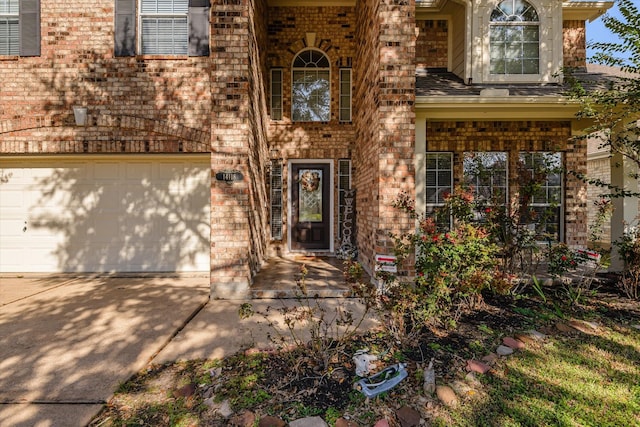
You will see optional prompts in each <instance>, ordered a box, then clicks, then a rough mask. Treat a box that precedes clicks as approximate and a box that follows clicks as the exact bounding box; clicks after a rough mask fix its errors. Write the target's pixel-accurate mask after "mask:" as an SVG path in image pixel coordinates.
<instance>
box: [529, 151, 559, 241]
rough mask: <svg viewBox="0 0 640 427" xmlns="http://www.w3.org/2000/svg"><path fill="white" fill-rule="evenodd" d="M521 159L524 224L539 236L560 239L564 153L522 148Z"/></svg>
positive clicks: (546, 238) (553, 239)
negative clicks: (532, 150)
mask: <svg viewBox="0 0 640 427" xmlns="http://www.w3.org/2000/svg"><path fill="white" fill-rule="evenodd" d="M518 160H519V162H518V168H519V171H518V172H519V173H518V175H519V181H520V182H519V183H518V184H519V190H520V206H521V211H520V222H521V224H523V225H528V226H529V227H530V228H531V229H532V230H533V231H535V235H536V237H537V239H538V240H551V241H558V240H560V237H561V233H560V232H561V227H560V224H561V221H560V218H561V209H562V154H561V153H551V152H536V153H530V152H521V153H520V156H519V159H518Z"/></svg>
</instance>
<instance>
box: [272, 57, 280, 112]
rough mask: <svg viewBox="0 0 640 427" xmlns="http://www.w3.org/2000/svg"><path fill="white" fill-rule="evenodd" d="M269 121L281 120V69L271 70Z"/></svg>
mask: <svg viewBox="0 0 640 427" xmlns="http://www.w3.org/2000/svg"><path fill="white" fill-rule="evenodd" d="M271 120H282V69H280V68H274V69H272V70H271Z"/></svg>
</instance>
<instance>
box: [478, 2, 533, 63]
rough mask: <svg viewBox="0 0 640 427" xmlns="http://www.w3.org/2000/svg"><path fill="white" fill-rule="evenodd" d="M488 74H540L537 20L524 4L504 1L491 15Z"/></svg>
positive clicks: (527, 4)
mask: <svg viewBox="0 0 640 427" xmlns="http://www.w3.org/2000/svg"><path fill="white" fill-rule="evenodd" d="M489 49H490V51H491V59H490V71H491V74H539V73H540V20H539V19H538V13H537V12H536V10H535V8H534V7H533V6H532V5H531V4H529V3H528V2H526V1H525V0H504V1H502V2H500V4H498V7H496V8H495V9H494V10H493V12H492V13H491V19H490V47H489Z"/></svg>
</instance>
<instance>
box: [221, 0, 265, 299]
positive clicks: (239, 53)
mask: <svg viewBox="0 0 640 427" xmlns="http://www.w3.org/2000/svg"><path fill="white" fill-rule="evenodd" d="M264 10H265V4H264V2H263V1H261V0H256V1H251V0H238V1H235V2H233V4H230V2H228V1H226V0H218V1H216V2H214V3H213V4H212V51H213V52H214V54H215V56H216V61H215V64H216V65H215V70H214V78H213V80H214V81H215V84H212V110H213V111H212V114H213V117H214V118H215V120H214V121H213V123H212V129H211V133H212V135H213V138H212V143H211V168H212V175H215V173H216V172H218V171H221V170H228V169H231V170H239V171H241V172H242V173H243V175H244V180H243V181H242V182H239V183H235V184H232V185H229V184H227V183H224V182H220V181H216V180H215V179H212V183H211V204H212V220H211V281H212V289H213V292H214V294H215V295H219V296H225V297H226V296H233V295H243V294H244V293H245V292H246V291H247V286H248V285H249V283H250V282H251V279H252V277H253V275H254V274H255V272H256V271H257V270H258V269H259V267H260V264H261V261H262V260H263V257H264V254H265V249H266V234H265V233H266V232H267V226H266V218H267V204H266V188H265V185H264V176H265V161H266V157H267V147H266V99H265V93H264V89H263V87H264V84H263V83H264V81H265V76H264V67H263V63H262V62H261V60H260V46H259V44H258V41H259V40H264V39H265V29H266V26H265V25H264V22H263V21H262V19H264Z"/></svg>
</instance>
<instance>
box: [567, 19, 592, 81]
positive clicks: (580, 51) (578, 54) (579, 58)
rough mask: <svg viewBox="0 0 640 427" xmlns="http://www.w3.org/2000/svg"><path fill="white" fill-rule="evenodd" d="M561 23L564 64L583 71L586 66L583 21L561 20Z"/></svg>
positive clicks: (585, 32) (584, 25) (584, 26)
mask: <svg viewBox="0 0 640 427" xmlns="http://www.w3.org/2000/svg"><path fill="white" fill-rule="evenodd" d="M562 24H563V25H562V46H563V49H562V53H563V58H564V60H563V63H564V66H565V67H568V68H573V69H580V70H583V71H584V70H585V69H586V67H587V45H586V34H587V31H586V24H585V21H576V20H572V21H563V22H562Z"/></svg>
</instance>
